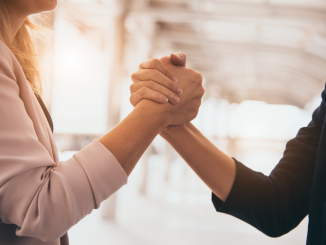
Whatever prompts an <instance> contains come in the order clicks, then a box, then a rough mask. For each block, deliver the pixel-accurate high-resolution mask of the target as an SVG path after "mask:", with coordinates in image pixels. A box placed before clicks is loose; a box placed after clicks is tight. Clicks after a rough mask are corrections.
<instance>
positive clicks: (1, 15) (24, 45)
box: [0, 0, 42, 95]
mask: <svg viewBox="0 0 326 245" xmlns="http://www.w3.org/2000/svg"><path fill="white" fill-rule="evenodd" d="M38 30H40V27H39V26H37V25H35V24H33V23H32V22H31V21H30V19H29V18H27V19H26V20H25V21H24V23H23V24H22V26H21V27H20V29H19V30H18V32H17V34H16V36H15V37H14V39H13V40H11V29H10V21H9V16H8V12H7V9H6V6H5V4H4V2H3V1H2V0H0V40H1V41H2V42H3V43H4V44H5V45H6V46H7V47H8V48H9V49H10V51H11V52H12V53H13V54H14V55H15V57H16V59H17V60H18V62H19V64H20V65H21V67H22V68H23V71H24V73H25V76H26V79H27V80H28V83H29V84H30V86H31V88H32V90H33V91H34V93H37V94H39V95H40V94H41V91H42V84H41V76H40V72H39V70H38V64H37V54H36V50H35V45H34V40H33V36H32V34H33V31H38Z"/></svg>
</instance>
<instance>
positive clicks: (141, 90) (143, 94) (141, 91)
mask: <svg viewBox="0 0 326 245" xmlns="http://www.w3.org/2000/svg"><path fill="white" fill-rule="evenodd" d="M146 90H147V89H146V88H145V87H143V88H141V89H139V90H138V93H139V95H140V96H141V97H144V96H145V94H146Z"/></svg>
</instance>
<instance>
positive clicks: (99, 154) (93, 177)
mask: <svg viewBox="0 0 326 245" xmlns="http://www.w3.org/2000/svg"><path fill="white" fill-rule="evenodd" d="M74 157H75V158H76V159H77V160H78V161H79V163H80V164H81V165H82V166H83V168H84V170H85V172H86V174H87V177H88V179H89V182H90V185H91V187H92V191H93V194H94V199H95V208H99V206H100V203H101V202H102V201H104V200H106V199H107V198H109V197H110V196H111V195H112V194H113V193H114V192H116V191H117V190H119V189H120V188H121V187H122V186H123V185H125V184H127V179H128V177H127V174H126V172H125V171H124V170H123V168H122V167H121V165H120V163H119V162H118V160H117V159H116V158H115V157H114V155H113V154H112V153H111V152H110V151H109V150H108V149H107V148H106V147H105V146H104V145H102V144H101V143H100V142H99V141H97V140H94V141H93V142H92V143H91V144H89V145H88V146H86V147H84V148H83V149H82V150H81V151H79V152H77V153H76V154H75V155H74Z"/></svg>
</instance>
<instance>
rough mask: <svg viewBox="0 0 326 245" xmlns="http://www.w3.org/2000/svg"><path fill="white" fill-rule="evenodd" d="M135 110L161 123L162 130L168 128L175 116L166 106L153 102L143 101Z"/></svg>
mask: <svg viewBox="0 0 326 245" xmlns="http://www.w3.org/2000/svg"><path fill="white" fill-rule="evenodd" d="M135 110H136V111H138V113H140V114H142V115H144V116H150V117H151V118H152V119H155V120H158V121H160V122H161V126H162V130H163V129H164V128H166V127H168V126H169V125H170V123H171V121H172V116H173V114H172V112H171V110H170V109H169V108H168V107H167V106H165V104H164V105H162V104H158V103H156V102H154V101H152V100H147V99H143V100H141V101H140V102H139V103H138V104H137V106H136V107H135Z"/></svg>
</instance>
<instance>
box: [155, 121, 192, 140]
mask: <svg viewBox="0 0 326 245" xmlns="http://www.w3.org/2000/svg"><path fill="white" fill-rule="evenodd" d="M190 126H191V123H190V122H188V123H184V124H181V125H176V126H174V125H170V126H168V127H166V128H165V129H164V130H163V131H162V132H161V133H160V135H161V136H162V137H163V138H165V137H173V136H175V135H177V134H178V133H181V132H185V131H188V130H189V127H190Z"/></svg>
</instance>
